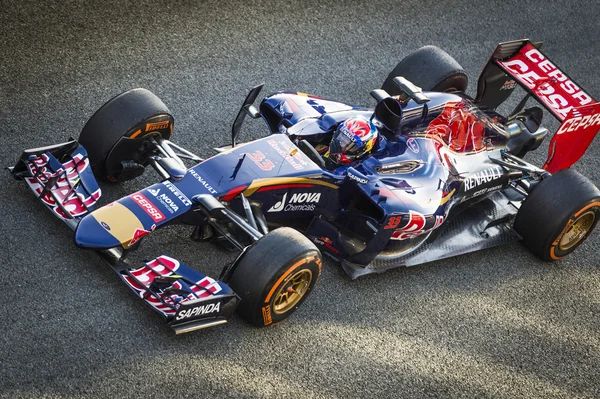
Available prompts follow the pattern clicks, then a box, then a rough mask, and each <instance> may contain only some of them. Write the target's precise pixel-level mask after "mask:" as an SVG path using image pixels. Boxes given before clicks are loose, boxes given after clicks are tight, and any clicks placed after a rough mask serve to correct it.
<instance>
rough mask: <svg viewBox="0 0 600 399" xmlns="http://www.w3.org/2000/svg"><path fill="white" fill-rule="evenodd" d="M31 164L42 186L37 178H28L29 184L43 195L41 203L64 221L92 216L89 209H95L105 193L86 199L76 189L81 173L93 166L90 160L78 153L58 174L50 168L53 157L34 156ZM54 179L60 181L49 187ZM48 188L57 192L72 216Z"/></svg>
mask: <svg viewBox="0 0 600 399" xmlns="http://www.w3.org/2000/svg"><path fill="white" fill-rule="evenodd" d="M28 161H29V162H28V167H29V169H30V170H31V173H32V174H33V175H37V177H38V179H39V180H40V182H39V183H38V181H37V180H36V179H35V178H33V177H28V178H26V179H25V181H26V182H27V184H28V185H29V187H30V188H31V190H33V192H35V193H36V194H37V195H38V196H40V200H41V201H42V202H43V203H44V204H46V205H47V206H48V207H49V208H50V209H51V210H52V211H53V212H54V213H55V214H56V215H58V216H59V217H61V218H62V219H65V220H68V219H71V217H77V216H82V215H85V214H86V213H88V207H91V206H93V205H94V204H95V203H96V201H97V200H98V199H99V198H100V195H101V193H102V192H101V191H100V189H98V190H96V191H95V192H93V193H91V195H89V196H85V195H84V194H82V193H80V192H77V190H76V189H74V188H72V187H76V186H77V184H78V183H79V179H80V174H81V173H83V171H84V170H86V169H87V168H88V166H89V164H90V161H89V159H88V158H85V159H83V155H82V154H80V153H78V154H75V155H74V156H73V159H72V160H70V161H68V162H65V163H64V164H63V165H62V168H60V169H58V170H56V172H54V173H53V172H52V171H51V170H49V169H48V168H47V165H48V162H49V161H50V158H49V157H48V155H46V154H42V155H40V156H39V157H31V158H30V159H29V160H28ZM51 179H56V181H54V182H53V185H52V186H51V187H47V186H46V185H47V184H48V183H49V182H50V181H51ZM40 183H41V184H40ZM47 189H50V191H52V193H54V195H55V196H56V199H58V201H59V202H60V204H62V206H63V207H64V209H65V210H66V211H67V212H68V214H67V213H65V212H64V211H63V209H62V208H61V207H60V205H59V203H57V201H56V200H55V199H54V197H53V196H52V193H51V192H48V191H46V190H47Z"/></svg>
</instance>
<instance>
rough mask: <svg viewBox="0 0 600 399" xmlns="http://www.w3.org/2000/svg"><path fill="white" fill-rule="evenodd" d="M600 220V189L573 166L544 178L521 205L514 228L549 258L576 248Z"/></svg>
mask: <svg viewBox="0 0 600 399" xmlns="http://www.w3.org/2000/svg"><path fill="white" fill-rule="evenodd" d="M598 221H600V191H599V190H598V188H597V187H596V186H594V185H593V184H592V182H590V181H589V180H588V179H587V178H585V177H584V176H582V175H581V174H580V173H578V172H576V171H575V170H572V169H564V170H561V171H559V172H557V173H555V174H554V175H552V176H550V177H549V178H546V179H544V180H542V181H541V182H540V183H538V185H537V186H536V187H534V189H533V190H532V192H531V193H530V194H529V196H528V197H527V199H525V201H524V202H523V204H522V205H521V208H520V209H519V212H518V213H517V216H516V218H515V223H514V228H515V230H516V231H517V233H519V234H520V235H521V237H523V244H524V245H525V246H526V247H527V248H528V249H529V250H530V251H531V252H533V253H534V254H535V255H537V256H538V257H540V258H541V259H543V260H545V261H555V260H558V259H561V258H563V257H565V256H567V255H568V254H570V253H571V252H573V251H575V249H577V247H579V246H580V245H581V244H582V243H583V241H585V239H586V238H587V237H589V235H590V234H591V233H592V231H593V230H594V228H595V227H596V225H597V224H598Z"/></svg>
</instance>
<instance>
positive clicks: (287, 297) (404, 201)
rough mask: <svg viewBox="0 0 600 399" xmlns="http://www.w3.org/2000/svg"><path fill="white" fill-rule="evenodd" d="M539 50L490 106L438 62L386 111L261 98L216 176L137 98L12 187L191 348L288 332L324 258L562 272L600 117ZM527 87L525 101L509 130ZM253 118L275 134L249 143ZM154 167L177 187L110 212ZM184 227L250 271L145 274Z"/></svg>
mask: <svg viewBox="0 0 600 399" xmlns="http://www.w3.org/2000/svg"><path fill="white" fill-rule="evenodd" d="M540 45H541V44H540V43H531V42H529V41H528V40H518V41H513V42H506V43H501V44H500V45H498V47H497V48H496V50H495V51H494V53H493V55H492V57H491V58H490V60H489V62H488V63H487V65H486V67H485V68H484V70H483V72H482V74H481V76H480V78H479V82H478V92H477V95H476V96H475V97H474V98H472V97H470V96H468V95H467V94H466V93H465V90H466V88H467V76H466V74H465V72H464V70H463V69H462V68H461V67H460V65H459V64H458V63H457V62H456V61H455V60H454V59H453V58H452V57H450V56H449V55H448V54H446V53H445V52H444V51H442V50H440V49H439V48H437V47H433V46H427V47H423V48H421V49H419V50H417V51H416V52H414V53H412V54H410V55H409V56H407V57H406V58H405V59H403V60H402V61H401V62H400V63H399V64H398V65H397V66H396V67H395V68H394V70H393V71H392V72H391V73H390V75H389V77H388V78H387V79H386V80H385V82H384V84H383V86H382V88H381V89H376V90H373V91H372V92H371V94H372V96H373V97H374V98H375V99H376V100H377V105H376V106H375V107H374V108H362V107H356V106H353V105H349V104H346V103H343V102H337V101H331V100H326V99H322V98H319V97H316V96H311V95H307V94H305V93H300V92H281V93H275V94H273V95H269V96H267V97H265V98H264V99H263V100H262V101H261V102H260V105H259V106H258V107H256V106H254V105H253V104H254V102H255V101H256V99H257V97H258V95H259V92H260V91H261V89H262V85H261V86H257V87H255V88H253V89H252V90H251V91H250V93H249V94H248V96H247V97H246V100H245V101H244V103H243V105H242V107H241V109H240V112H239V114H238V115H237V118H236V120H235V122H234V125H233V129H232V137H231V144H230V145H226V146H223V147H220V148H217V149H216V150H217V154H216V155H215V156H213V157H210V158H208V159H201V158H200V157H198V156H197V155H195V154H194V153H192V152H190V151H188V150H186V149H184V148H182V147H180V146H178V145H176V144H175V143H173V142H172V141H171V136H172V131H173V117H172V116H171V114H170V113H169V110H168V108H167V107H166V106H165V105H164V104H163V102H162V101H161V100H160V99H158V98H157V97H156V96H155V95H154V94H152V93H151V92H149V91H147V90H145V89H134V90H130V91H127V92H125V93H122V94H120V95H118V96H116V97H114V98H113V99H111V100H110V101H108V102H107V103H106V104H104V105H103V106H102V107H101V108H100V109H99V110H98V111H97V112H96V113H95V114H94V115H93V116H92V117H91V118H90V120H89V121H88V122H87V124H86V125H85V127H84V128H83V130H82V132H81V134H80V136H79V139H78V140H77V141H75V140H71V141H69V142H67V143H62V144H59V145H54V146H50V147H45V148H38V149H32V150H26V151H25V152H24V153H23V155H22V156H21V158H20V160H19V162H18V163H17V165H16V166H15V167H14V168H11V172H12V174H13V175H14V176H15V177H16V178H19V179H22V180H24V181H25V182H26V183H27V184H28V185H29V187H30V188H31V189H32V191H33V192H34V193H35V194H36V195H37V196H38V197H39V199H40V200H41V201H42V202H43V203H44V204H45V205H46V206H47V207H48V208H49V209H50V210H51V211H52V212H54V214H55V215H56V216H57V217H59V218H61V219H62V220H64V221H65V222H66V223H67V224H68V225H69V226H70V227H71V228H72V229H73V230H74V231H75V243H76V245H77V246H79V247H82V248H88V249H92V250H95V251H96V252H97V253H99V254H100V255H101V256H102V257H103V258H104V259H106V261H107V262H108V263H109V264H110V265H111V266H112V267H113V268H114V269H115V270H116V271H117V273H118V274H119V276H120V277H121V278H122V279H123V281H124V282H125V283H126V284H127V285H128V286H129V287H130V288H131V289H132V290H133V291H134V292H135V293H136V294H137V295H139V296H140V297H141V298H142V299H144V300H145V301H146V302H147V303H148V304H149V305H150V306H152V307H153V308H154V309H155V310H157V311H159V312H160V313H161V314H163V315H164V316H165V317H166V318H167V320H168V321H169V323H170V325H171V326H172V327H173V328H174V329H175V330H176V331H177V332H178V333H180V332H186V331H192V330H195V329H198V328H203V327H207V326H211V325H215V324H220V323H224V322H225V321H226V320H227V318H228V317H229V316H230V315H231V313H232V312H233V310H234V309H236V308H237V310H238V313H239V314H240V315H241V316H242V317H243V318H244V319H245V320H248V321H250V322H252V323H254V324H256V325H260V326H263V325H271V324H274V323H277V322H279V321H281V320H283V319H284V318H286V317H287V316H288V315H289V314H291V313H292V312H293V311H294V310H295V309H296V308H297V307H298V306H299V305H300V304H301V303H302V301H304V300H305V299H306V297H307V296H308V294H309V293H310V291H311V290H312V289H313V287H314V285H315V283H316V281H317V279H318V277H319V275H320V272H321V264H322V261H321V251H322V252H323V253H325V254H327V255H328V256H330V257H332V258H333V259H335V260H337V261H339V262H340V263H341V265H342V267H343V269H344V270H345V271H346V272H347V274H348V275H349V276H350V277H351V278H357V277H359V276H361V275H365V274H369V273H374V272H381V271H384V270H387V269H390V268H394V267H399V266H409V265H416V264H421V263H425V262H429V261H433V260H437V259H442V258H445V257H449V256H455V255H458V254H463V253H467V252H472V251H476V250H480V249H483V248H489V247H492V246H496V245H500V244H504V243H508V242H512V241H516V240H522V241H523V243H524V244H525V245H526V246H527V247H528V248H529V249H530V250H531V251H532V252H534V253H535V254H536V255H538V256H539V257H541V258H542V259H545V260H556V259H560V258H561V257H564V256H566V255H567V254H569V253H571V252H572V251H573V250H575V249H576V248H577V246H579V245H580V244H581V243H582V242H583V241H584V240H585V239H586V238H587V237H588V236H589V234H590V233H591V232H592V230H593V229H594V228H595V226H596V224H597V222H598V218H599V217H600V191H599V190H598V189H597V188H596V187H595V186H594V185H593V184H592V183H591V182H590V181H589V180H587V179H586V178H584V177H583V176H581V175H580V174H579V173H577V172H576V171H574V170H572V169H569V167H570V166H571V165H572V164H573V163H575V162H576V161H577V160H578V159H579V158H580V157H581V156H582V155H583V153H584V152H585V150H586V149H587V147H588V146H589V144H590V143H591V141H592V140H593V138H594V136H595V134H596V133H597V131H598V130H599V128H600V104H598V103H596V101H594V100H593V99H592V97H591V96H590V95H589V94H588V93H586V92H585V91H583V90H582V89H581V88H580V86H579V85H577V84H576V83H575V82H573V81H572V80H571V79H570V78H569V77H568V76H567V75H566V74H565V73H564V72H562V71H561V70H560V69H558V68H557V67H556V66H555V65H554V64H553V63H552V62H551V61H550V60H549V59H548V58H547V57H546V56H545V55H544V54H543V53H541V52H540V50H539V47H540ZM518 85H520V86H521V87H523V88H524V89H525V90H526V92H527V95H526V96H525V98H524V99H523V101H521V102H520V103H519V105H518V106H517V108H516V109H515V110H514V111H513V112H512V113H511V114H510V115H508V116H503V115H500V114H499V113H497V112H496V111H495V109H496V108H497V107H498V106H499V105H500V104H502V103H503V102H504V101H505V100H506V99H507V98H508V97H509V95H510V94H511V93H512V92H513V90H514V89H515V87H517V86H518ZM530 98H533V99H535V100H537V101H538V102H539V103H540V104H541V105H543V106H544V107H546V108H547V109H548V110H549V111H550V112H551V113H552V114H553V115H554V116H555V117H557V118H558V119H559V120H560V121H561V122H562V123H561V125H560V128H559V129H558V131H557V132H556V134H555V135H554V137H553V138H552V141H551V143H550V154H549V156H548V160H547V162H546V163H545V165H544V166H543V167H537V166H535V165H532V164H530V163H529V162H527V161H524V160H523V157H524V156H525V155H526V154H527V152H529V151H532V150H535V149H536V148H538V147H539V145H540V144H541V143H542V141H543V140H544V139H545V137H546V136H547V135H548V130H547V129H546V128H544V127H543V126H542V125H541V119H542V114H543V113H542V109H541V108H540V107H537V106H533V107H529V108H527V107H526V105H527V101H528V100H529V99H530ZM246 116H250V117H252V118H262V119H263V120H264V121H265V122H266V124H267V126H268V129H269V132H270V134H269V135H268V136H266V137H264V138H261V139H258V140H254V141H251V142H247V143H238V138H239V132H240V129H241V126H242V123H243V121H244V118H245V117H246ZM148 166H150V167H152V168H153V169H154V170H155V171H156V172H157V173H158V174H159V175H160V177H161V181H160V182H158V183H156V184H154V185H152V186H150V187H147V188H145V189H143V190H141V191H138V192H136V193H133V194H131V195H128V196H126V197H124V198H121V199H119V200H118V201H115V202H113V203H110V204H108V205H105V206H103V207H100V208H97V209H95V205H96V202H97V201H98V199H99V197H100V188H99V186H98V184H97V182H96V178H95V177H97V178H99V179H102V180H105V181H107V182H113V183H115V182H121V181H125V180H129V179H133V178H135V177H137V176H139V175H141V174H142V173H143V172H144V170H145V168H146V167H148ZM92 172H93V173H92ZM172 224H184V225H189V226H192V228H193V234H192V238H193V239H195V240H198V241H211V242H215V243H218V244H220V245H223V246H225V247H228V248H231V249H237V250H239V251H240V252H241V254H240V256H239V257H238V258H237V260H236V261H235V262H234V263H232V264H229V265H226V266H225V267H224V269H223V272H222V273H221V276H220V277H219V280H214V279H211V278H210V277H207V276H205V275H203V274H201V273H199V272H197V271H195V270H194V269H192V268H190V267H188V266H186V265H184V264H182V263H180V262H179V261H178V260H176V259H174V258H171V257H169V256H166V255H163V256H160V257H158V258H156V259H153V260H151V261H149V262H147V263H146V264H145V265H143V266H142V267H138V268H136V267H134V266H132V265H130V264H129V262H128V261H127V254H128V253H129V252H130V251H132V250H134V249H135V248H137V246H138V245H140V243H141V241H142V239H143V237H145V236H146V235H148V234H150V233H151V232H153V231H154V230H156V229H160V228H162V227H164V226H168V225H172Z"/></svg>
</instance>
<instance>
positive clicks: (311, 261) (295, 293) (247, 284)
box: [228, 227, 322, 327]
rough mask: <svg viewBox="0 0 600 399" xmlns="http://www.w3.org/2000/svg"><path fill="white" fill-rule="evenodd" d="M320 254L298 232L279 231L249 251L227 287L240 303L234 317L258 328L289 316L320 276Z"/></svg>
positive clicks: (264, 238) (288, 229) (286, 229)
mask: <svg viewBox="0 0 600 399" xmlns="http://www.w3.org/2000/svg"><path fill="white" fill-rule="evenodd" d="M321 265H322V260H321V253H320V252H319V250H318V249H317V247H316V246H315V245H314V244H313V243H312V242H311V241H310V240H309V239H308V238H306V237H305V236H303V235H302V234H300V233H299V232H298V231H296V230H294V229H292V228H289V227H282V228H279V229H277V230H273V231H272V232H270V233H268V234H266V235H265V236H263V237H262V238H261V239H260V240H258V241H257V242H256V243H254V244H253V245H252V247H250V248H249V249H248V250H247V251H246V252H245V254H244V255H243V257H242V258H241V260H240V262H239V263H238V265H237V267H236V268H235V270H234V271H233V275H232V276H231V279H230V280H229V282H228V285H229V286H230V287H231V288H232V289H233V290H234V291H235V293H236V294H237V295H239V296H240V298H241V299H242V301H241V303H240V305H239V306H238V308H237V313H238V315H239V316H240V317H241V318H242V319H244V320H245V321H247V322H249V323H252V324H254V325H256V326H259V327H264V326H268V325H273V324H277V323H279V322H281V321H283V320H284V319H286V318H287V317H288V316H289V315H291V314H292V313H293V312H294V311H295V310H296V309H297V308H298V307H299V306H300V305H301V304H302V303H303V302H304V301H305V300H306V298H307V297H308V295H309V294H310V293H311V291H312V289H313V287H314V286H315V283H316V282H317V280H318V279H319V276H320V274H321Z"/></svg>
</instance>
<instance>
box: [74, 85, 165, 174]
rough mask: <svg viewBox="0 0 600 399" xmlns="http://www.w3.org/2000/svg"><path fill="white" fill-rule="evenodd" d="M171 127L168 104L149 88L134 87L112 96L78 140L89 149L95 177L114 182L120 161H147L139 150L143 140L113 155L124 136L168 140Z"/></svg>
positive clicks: (93, 117) (141, 162)
mask: <svg viewBox="0 0 600 399" xmlns="http://www.w3.org/2000/svg"><path fill="white" fill-rule="evenodd" d="M172 130H173V116H171V113H170V112H169V109H168V108H167V106H166V105H165V104H164V103H163V102H162V101H161V100H160V99H159V98H158V97H157V96H156V95H155V94H153V93H152V92H150V91H148V90H146V89H132V90H129V91H126V92H124V93H121V94H119V95H117V96H115V97H113V98H112V99H110V100H109V101H107V102H106V103H105V104H104V105H103V106H102V107H100V109H98V111H96V112H95V113H94V115H92V117H91V118H90V119H89V120H88V122H87V123H86V124H85V126H84V127H83V130H82V131H81V134H80V135H79V143H80V144H81V145H83V146H84V147H85V149H86V150H87V152H88V157H89V159H90V164H91V165H92V169H93V170H94V172H95V174H96V176H97V177H99V178H104V179H105V180H108V181H113V182H114V181H117V178H118V176H117V175H118V173H119V171H120V170H121V168H122V167H121V161H128V160H132V161H135V162H137V163H140V164H145V163H146V162H145V160H144V159H140V158H141V157H140V154H139V153H138V151H136V150H138V149H141V147H142V145H143V140H138V141H134V142H133V143H131V142H130V143H128V144H123V145H128V148H126V149H124V150H125V151H123V152H122V153H121V152H120V151H115V152H114V156H111V153H112V152H113V151H114V150H115V148H116V147H118V144H119V143H120V142H121V143H123V141H121V139H122V138H123V137H125V138H132V139H133V138H135V139H143V138H148V137H150V136H152V135H160V136H161V137H163V138H165V139H168V138H170V137H171V132H172ZM132 144H133V147H132ZM125 154H126V155H125Z"/></svg>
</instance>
